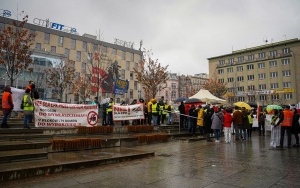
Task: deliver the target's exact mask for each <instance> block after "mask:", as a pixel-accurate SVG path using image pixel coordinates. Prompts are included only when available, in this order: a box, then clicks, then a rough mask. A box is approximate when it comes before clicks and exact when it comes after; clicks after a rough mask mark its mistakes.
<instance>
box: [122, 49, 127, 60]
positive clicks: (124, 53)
mask: <svg viewBox="0 0 300 188" xmlns="http://www.w3.org/2000/svg"><path fill="white" fill-rule="evenodd" d="M125 57H126V52H124V51H122V59H123V60H125Z"/></svg>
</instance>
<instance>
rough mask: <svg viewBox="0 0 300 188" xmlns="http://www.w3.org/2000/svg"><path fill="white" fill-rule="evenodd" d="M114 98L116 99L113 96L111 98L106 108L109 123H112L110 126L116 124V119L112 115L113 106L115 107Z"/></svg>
mask: <svg viewBox="0 0 300 188" xmlns="http://www.w3.org/2000/svg"><path fill="white" fill-rule="evenodd" d="M113 100H114V99H113V98H110V100H109V103H108V105H107V108H106V112H107V124H108V125H110V126H114V121H113V116H112V108H113V105H114V102H113Z"/></svg>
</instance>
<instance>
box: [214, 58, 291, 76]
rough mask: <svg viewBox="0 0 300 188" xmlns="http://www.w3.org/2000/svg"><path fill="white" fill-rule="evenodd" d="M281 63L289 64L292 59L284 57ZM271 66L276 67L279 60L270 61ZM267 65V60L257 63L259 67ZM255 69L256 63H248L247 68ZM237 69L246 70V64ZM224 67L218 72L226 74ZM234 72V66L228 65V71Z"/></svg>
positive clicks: (239, 70)
mask: <svg viewBox="0 0 300 188" xmlns="http://www.w3.org/2000/svg"><path fill="white" fill-rule="evenodd" d="M281 64H282V65H288V64H290V59H289V58H287V59H282V60H281ZM269 66H270V67H276V66H277V60H274V61H270V62H269ZM265 67H266V63H265V62H261V63H257V68H258V69H264V68H265ZM253 69H254V64H250V65H246V70H253ZM236 70H237V71H238V72H242V71H243V70H244V66H237V67H236ZM224 72H225V71H224V69H218V74H224ZM230 72H233V67H228V68H227V73H230Z"/></svg>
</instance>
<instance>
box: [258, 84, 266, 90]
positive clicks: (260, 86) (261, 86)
mask: <svg viewBox="0 0 300 188" xmlns="http://www.w3.org/2000/svg"><path fill="white" fill-rule="evenodd" d="M258 89H259V90H265V89H267V86H266V84H259V85H258Z"/></svg>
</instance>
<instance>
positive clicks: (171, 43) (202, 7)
mask: <svg viewBox="0 0 300 188" xmlns="http://www.w3.org/2000/svg"><path fill="white" fill-rule="evenodd" d="M17 7H18V11H17ZM0 9H2V10H3V9H4V10H10V11H11V12H12V14H13V15H12V17H11V18H16V17H17V16H16V15H17V12H19V13H20V12H21V11H24V12H25V13H26V14H28V15H29V22H30V23H32V22H33V19H34V18H41V19H46V18H49V20H50V21H51V22H56V23H60V24H64V25H66V26H71V27H74V28H76V29H77V31H78V32H79V34H80V35H82V34H84V33H88V34H92V35H96V33H98V31H99V30H100V31H101V32H100V33H101V39H102V40H104V41H106V42H109V43H114V39H115V38H118V39H121V40H124V41H127V42H134V44H135V45H134V48H135V49H139V43H140V40H143V47H144V48H146V49H147V50H149V49H152V52H153V59H158V60H159V62H161V63H162V64H163V65H169V71H171V72H175V73H180V74H197V73H208V60H207V58H209V57H214V56H219V55H224V54H228V53H231V52H232V50H240V49H244V48H249V47H253V46H257V45H263V44H265V43H264V42H263V41H264V40H265V39H267V40H268V41H269V42H278V41H282V40H285V39H292V38H300V0H247V1H246V0H147V1H146V0H0Z"/></svg>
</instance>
